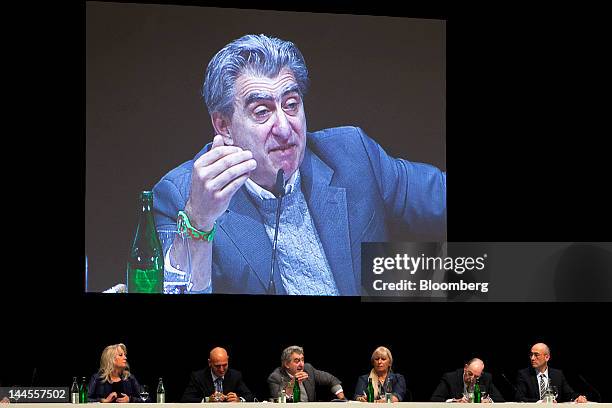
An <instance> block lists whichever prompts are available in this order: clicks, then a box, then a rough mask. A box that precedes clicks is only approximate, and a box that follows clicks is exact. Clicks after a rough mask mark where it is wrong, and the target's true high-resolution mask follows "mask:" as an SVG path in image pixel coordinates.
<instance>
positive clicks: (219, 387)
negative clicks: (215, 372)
mask: <svg viewBox="0 0 612 408" xmlns="http://www.w3.org/2000/svg"><path fill="white" fill-rule="evenodd" d="M222 381H223V378H222V377H217V379H216V380H215V391H217V392H220V393H223V382H222Z"/></svg>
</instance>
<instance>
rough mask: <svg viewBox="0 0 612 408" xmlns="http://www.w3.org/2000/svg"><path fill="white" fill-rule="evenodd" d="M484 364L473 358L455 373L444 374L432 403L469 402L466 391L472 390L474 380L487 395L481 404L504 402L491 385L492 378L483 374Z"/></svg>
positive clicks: (487, 374)
mask: <svg viewBox="0 0 612 408" xmlns="http://www.w3.org/2000/svg"><path fill="white" fill-rule="evenodd" d="M483 371H484V363H483V361H482V360H481V359H479V358H473V359H471V360H470V361H468V363H467V364H466V365H465V366H463V368H460V369H458V370H455V371H451V372H449V373H445V374H444V375H443V376H442V379H441V380H440V384H438V387H437V388H436V390H435V391H434V392H433V394H432V395H431V398H430V401H432V402H445V401H446V402H470V401H469V400H468V398H467V397H466V395H467V393H468V390H471V389H473V387H474V384H475V383H476V380H478V384H479V385H480V389H481V391H482V392H486V393H487V394H488V395H487V397H486V398H483V399H482V402H504V398H503V397H502V395H501V393H500V392H499V391H498V389H497V388H496V387H495V385H494V384H493V377H492V376H491V374H489V373H483Z"/></svg>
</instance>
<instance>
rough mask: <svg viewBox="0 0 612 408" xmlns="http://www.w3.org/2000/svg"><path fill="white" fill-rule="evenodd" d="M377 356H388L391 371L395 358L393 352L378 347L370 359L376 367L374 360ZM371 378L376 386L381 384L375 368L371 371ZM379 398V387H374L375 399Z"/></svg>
mask: <svg viewBox="0 0 612 408" xmlns="http://www.w3.org/2000/svg"><path fill="white" fill-rule="evenodd" d="M377 354H386V355H387V358H388V359H389V371H391V365H393V356H392V355H391V350H389V349H388V348H386V347H383V346H380V347H376V350H374V352H373V353H372V357H371V358H370V361H371V362H372V365H374V358H376V355H377ZM369 377H370V378H371V379H372V384H375V385H376V384H380V379H379V378H378V374H376V370H375V369H374V368H372V370H370V375H369ZM387 381H388V380H387ZM378 396H379V392H378V387H377V386H374V399H375V400H377V399H378Z"/></svg>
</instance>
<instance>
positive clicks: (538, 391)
mask: <svg viewBox="0 0 612 408" xmlns="http://www.w3.org/2000/svg"><path fill="white" fill-rule="evenodd" d="M529 359H530V360H531V367H527V368H524V369H522V370H519V372H518V376H517V380H516V386H517V392H516V400H517V401H523V402H536V401H541V400H542V398H543V395H542V393H543V391H544V390H545V389H546V388H547V387H548V385H549V384H552V385H553V386H556V387H557V390H558V391H559V395H558V396H557V402H568V401H573V402H587V399H586V397H585V396H584V395H578V393H577V392H574V390H573V389H572V387H570V385H569V384H568V383H567V381H566V380H565V376H564V375H563V371H561V370H557V369H555V368H551V367H549V366H548V360H550V349H549V348H548V346H547V345H546V344H544V343H537V344H534V345H533V347H531V351H530V352H529Z"/></svg>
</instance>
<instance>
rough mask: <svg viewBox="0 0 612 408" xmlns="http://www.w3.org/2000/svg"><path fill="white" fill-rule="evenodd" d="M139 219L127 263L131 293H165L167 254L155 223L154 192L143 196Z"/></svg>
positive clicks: (128, 285)
mask: <svg viewBox="0 0 612 408" xmlns="http://www.w3.org/2000/svg"><path fill="white" fill-rule="evenodd" d="M140 204H141V209H140V215H139V217H138V226H137V227H136V233H135V234H134V243H133V244H132V249H131V250H130V256H129V258H128V262H127V291H128V293H163V290H164V253H163V251H162V246H161V243H160V241H159V237H158V236H157V231H156V230H155V221H154V220H153V211H152V209H153V192H151V191H143V192H142V193H141V194H140Z"/></svg>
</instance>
